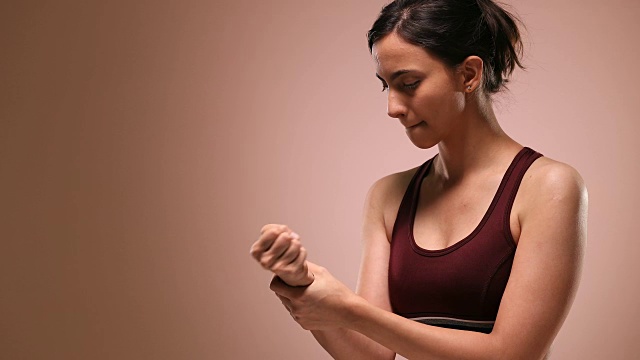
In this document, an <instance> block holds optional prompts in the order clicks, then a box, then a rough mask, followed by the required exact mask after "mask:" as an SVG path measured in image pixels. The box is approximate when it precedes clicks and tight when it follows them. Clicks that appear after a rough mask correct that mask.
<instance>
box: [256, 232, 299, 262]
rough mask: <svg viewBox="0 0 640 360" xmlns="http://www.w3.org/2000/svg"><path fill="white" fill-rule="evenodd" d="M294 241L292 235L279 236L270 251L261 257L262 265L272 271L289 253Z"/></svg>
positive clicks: (282, 234) (283, 234)
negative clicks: (277, 262) (274, 265)
mask: <svg viewBox="0 0 640 360" xmlns="http://www.w3.org/2000/svg"><path fill="white" fill-rule="evenodd" d="M292 240H293V237H292V236H291V233H281V234H280V235H278V238H277V239H276V240H275V241H274V242H273V245H271V247H270V248H269V250H267V251H265V252H264V253H263V254H262V256H261V257H260V264H262V266H263V267H264V268H265V269H269V270H270V269H271V267H272V266H273V264H275V263H276V261H277V260H278V258H280V256H282V255H283V254H284V253H285V252H286V251H287V249H288V248H289V246H290V245H291V241H292Z"/></svg>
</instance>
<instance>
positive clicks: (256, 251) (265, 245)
mask: <svg viewBox="0 0 640 360" xmlns="http://www.w3.org/2000/svg"><path fill="white" fill-rule="evenodd" d="M265 227H266V226H265ZM287 229H288V227H287V226H286V225H277V226H270V227H269V228H268V229H267V230H265V231H264V232H263V233H262V234H261V235H260V237H259V238H258V240H257V241H256V242H255V243H253V245H252V246H251V250H250V251H249V252H250V253H251V256H253V258H254V259H256V260H258V261H260V257H261V256H262V254H263V253H264V252H265V251H267V250H269V248H271V246H272V245H273V242H274V241H275V240H276V239H277V238H278V236H279V235H280V234H281V233H282V232H283V231H286V230H287Z"/></svg>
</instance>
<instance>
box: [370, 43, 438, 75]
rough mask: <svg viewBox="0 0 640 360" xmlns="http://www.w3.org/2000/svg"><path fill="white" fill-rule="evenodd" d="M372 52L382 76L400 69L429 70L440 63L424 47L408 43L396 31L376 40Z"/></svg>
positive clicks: (378, 71)
mask: <svg viewBox="0 0 640 360" xmlns="http://www.w3.org/2000/svg"><path fill="white" fill-rule="evenodd" d="M371 53H372V55H373V59H374V60H375V62H376V68H377V69H376V70H377V73H378V74H380V75H382V76H384V75H385V74H390V73H392V72H394V71H396V70H398V69H408V68H417V69H420V70H428V69H430V68H433V67H434V66H437V65H438V63H439V61H438V60H437V59H436V58H435V57H434V56H432V55H430V54H429V53H428V52H427V51H425V50H424V49H423V48H422V47H420V46H417V45H413V44H410V43H408V42H407V41H405V40H404V39H402V38H401V37H400V36H398V35H397V34H396V33H395V32H392V33H390V34H389V35H387V36H385V37H383V38H381V39H380V40H378V41H376V42H375V43H374V44H373V47H372V49H371Z"/></svg>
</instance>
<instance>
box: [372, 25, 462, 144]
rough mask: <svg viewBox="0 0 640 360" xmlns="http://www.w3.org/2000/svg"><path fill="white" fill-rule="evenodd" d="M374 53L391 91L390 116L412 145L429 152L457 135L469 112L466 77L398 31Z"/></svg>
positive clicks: (377, 44) (378, 70)
mask: <svg viewBox="0 0 640 360" xmlns="http://www.w3.org/2000/svg"><path fill="white" fill-rule="evenodd" d="M372 54H373V57H374V59H375V60H376V76H378V78H379V79H380V80H381V81H382V85H383V88H386V91H387V92H388V103H387V113H388V114H389V116H391V117H392V118H396V119H398V120H400V123H401V124H402V126H403V127H405V128H406V132H407V135H408V136H409V139H410V140H411V142H413V143H414V144H415V145H416V146H417V147H419V148H422V149H428V148H430V147H432V146H434V145H437V144H438V143H439V142H440V141H441V140H444V139H446V138H447V137H448V136H449V135H450V134H451V133H452V132H455V129H456V127H457V126H459V125H460V120H461V118H462V116H461V115H462V112H463V111H464V109H465V92H464V82H463V80H464V77H463V75H458V74H457V73H456V72H455V71H453V70H452V69H451V68H450V67H449V66H447V65H446V64H445V63H444V62H443V61H441V60H440V59H438V58H436V57H435V56H432V55H430V54H429V53H428V52H426V51H425V50H424V49H423V48H421V47H419V46H416V45H413V44H409V43H408V42H406V41H405V40H403V39H402V38H400V37H399V36H398V35H396V33H395V32H393V33H391V34H389V35H387V36H385V37H383V38H382V39H380V40H378V41H376V42H375V43H374V45H373V48H372Z"/></svg>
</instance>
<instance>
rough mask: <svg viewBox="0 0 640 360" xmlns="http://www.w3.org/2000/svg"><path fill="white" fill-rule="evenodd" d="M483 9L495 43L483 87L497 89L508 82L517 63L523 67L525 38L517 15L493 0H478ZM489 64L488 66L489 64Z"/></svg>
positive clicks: (488, 28) (490, 90)
mask: <svg viewBox="0 0 640 360" xmlns="http://www.w3.org/2000/svg"><path fill="white" fill-rule="evenodd" d="M477 2H478V6H479V7H480V10H481V12H482V20H483V22H484V24H486V26H487V30H488V32H489V34H490V36H491V40H492V46H491V51H490V53H491V55H490V58H489V59H488V60H489V64H485V68H484V71H483V75H484V76H485V81H484V84H483V85H484V87H485V89H486V90H488V91H489V92H496V91H498V90H499V88H500V86H502V85H503V84H505V83H507V82H508V81H509V80H508V77H509V76H510V75H511V73H512V72H513V70H514V69H515V67H516V66H518V67H520V68H521V69H524V66H523V65H522V62H521V61H520V58H521V57H522V38H521V37H520V31H519V30H518V26H517V25H516V20H515V19H517V18H516V17H515V16H514V15H512V14H511V13H509V12H507V11H506V10H504V9H503V8H501V7H500V6H498V5H497V4H496V3H494V2H493V1H492V0H477ZM487 65H488V66H487Z"/></svg>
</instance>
